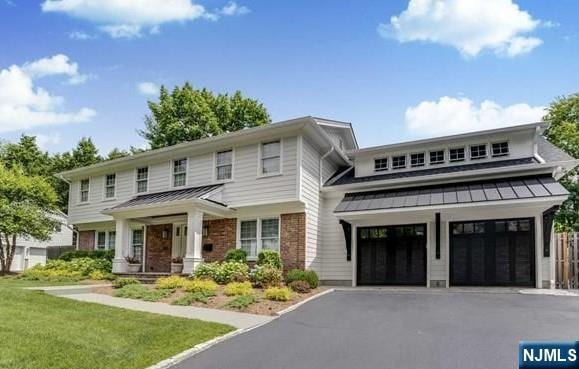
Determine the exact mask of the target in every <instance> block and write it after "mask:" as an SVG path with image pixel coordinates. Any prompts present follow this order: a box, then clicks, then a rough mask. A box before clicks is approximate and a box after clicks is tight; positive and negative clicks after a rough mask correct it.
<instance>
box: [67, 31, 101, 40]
mask: <svg viewBox="0 0 579 369" xmlns="http://www.w3.org/2000/svg"><path fill="white" fill-rule="evenodd" d="M68 38H70V39H71V40H80V41H86V40H93V39H95V38H96V37H95V36H94V35H91V34H89V33H86V32H83V31H73V32H70V33H69V34H68Z"/></svg>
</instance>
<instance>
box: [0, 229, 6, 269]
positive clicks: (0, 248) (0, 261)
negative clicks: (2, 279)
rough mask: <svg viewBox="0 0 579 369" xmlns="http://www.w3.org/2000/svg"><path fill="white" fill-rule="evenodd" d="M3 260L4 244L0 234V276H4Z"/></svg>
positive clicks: (4, 258)
mask: <svg viewBox="0 0 579 369" xmlns="http://www.w3.org/2000/svg"><path fill="white" fill-rule="evenodd" d="M5 260H6V257H5V254H4V244H3V243H2V235H1V234H0V275H4V274H5V271H4V270H5Z"/></svg>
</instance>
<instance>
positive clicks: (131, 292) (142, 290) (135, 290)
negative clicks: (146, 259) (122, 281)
mask: <svg viewBox="0 0 579 369" xmlns="http://www.w3.org/2000/svg"><path fill="white" fill-rule="evenodd" d="M172 293H173V290H157V289H150V288H148V287H146V286H144V285H142V284H129V285H126V286H124V287H122V288H119V289H118V290H115V291H114V292H113V296H115V297H124V298H127V299H136V300H143V301H159V300H162V299H164V298H166V297H168V296H170V295H171V294H172Z"/></svg>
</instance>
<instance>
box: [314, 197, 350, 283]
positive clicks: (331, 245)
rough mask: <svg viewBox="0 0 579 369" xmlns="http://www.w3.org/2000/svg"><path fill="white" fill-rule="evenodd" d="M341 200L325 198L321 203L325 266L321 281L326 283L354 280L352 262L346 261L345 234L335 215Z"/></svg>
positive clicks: (339, 198)
mask: <svg viewBox="0 0 579 369" xmlns="http://www.w3.org/2000/svg"><path fill="white" fill-rule="evenodd" d="M341 200H342V197H323V198H322V203H321V211H320V219H321V222H320V225H321V230H322V232H321V234H322V245H323V246H322V259H323V265H322V270H321V275H320V279H322V280H326V281H328V280H330V281H351V280H352V262H351V261H347V260H346V241H345V239H344V232H343V230H342V226H341V225H340V222H339V220H338V218H337V217H336V216H335V215H334V209H335V208H336V206H338V204H339V203H340V201H341ZM353 255H354V253H353V252H352V256H353Z"/></svg>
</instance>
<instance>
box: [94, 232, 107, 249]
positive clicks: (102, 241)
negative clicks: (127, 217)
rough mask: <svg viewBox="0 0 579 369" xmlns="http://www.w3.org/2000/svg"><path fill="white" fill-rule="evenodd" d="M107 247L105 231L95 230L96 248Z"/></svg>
mask: <svg viewBox="0 0 579 369" xmlns="http://www.w3.org/2000/svg"><path fill="white" fill-rule="evenodd" d="M106 247H107V232H97V242H96V248H97V250H104V249H105V248H106Z"/></svg>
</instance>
